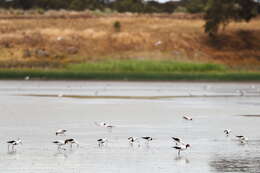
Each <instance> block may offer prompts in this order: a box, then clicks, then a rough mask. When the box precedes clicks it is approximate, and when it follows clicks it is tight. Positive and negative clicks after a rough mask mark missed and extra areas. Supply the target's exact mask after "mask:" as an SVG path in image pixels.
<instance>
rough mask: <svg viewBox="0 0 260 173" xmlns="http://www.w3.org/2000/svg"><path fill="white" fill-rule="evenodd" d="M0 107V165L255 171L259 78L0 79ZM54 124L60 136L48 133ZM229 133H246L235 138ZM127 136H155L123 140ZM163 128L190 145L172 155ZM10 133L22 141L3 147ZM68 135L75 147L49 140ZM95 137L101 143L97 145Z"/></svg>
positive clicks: (183, 172)
mask: <svg viewBox="0 0 260 173" xmlns="http://www.w3.org/2000/svg"><path fill="white" fill-rule="evenodd" d="M89 96H91V97H89ZM129 96H130V97H129ZM0 111H1V113H0V120H1V121H0V139H1V143H0V172H4V173H9V172H12V173H29V172H32V173H34V172H37V173H42V172H44V173H46V172H48V173H85V172H101V173H102V172H103V173H110V172H111V173H117V172H124V173H125V172H126V173H127V172H129V173H130V172H142V173H158V172H163V173H167V172H177V173H178V172H180V173H189V172H190V173H194V172H201V173H209V172H216V173H217V172H236V173H238V172H260V133H259V130H260V127H259V123H260V118H259V117H260V84H253V83H157V82H146V83H142V82H81V81H78V82H75V81H73V82H70V81H58V82H57V81H0ZM186 114H187V115H190V116H192V117H193V118H194V121H185V120H183V119H182V116H183V115H186ZM94 121H107V122H110V123H112V124H114V125H115V126H116V128H114V129H113V131H112V132H110V131H107V130H106V129H104V128H100V127H97V126H96V125H95V124H94ZM59 128H65V129H68V133H67V136H66V137H63V136H60V137H56V136H55V131H56V130H57V129H59ZM226 128H230V129H231V130H232V135H231V136H230V137H228V138H227V137H225V136H224V134H223V131H224V129H226ZM234 135H245V136H247V137H248V138H249V141H248V143H247V144H245V145H241V144H239V142H238V141H236V140H235V137H234ZM129 136H137V137H139V136H152V137H154V138H156V139H155V140H154V141H152V142H151V143H150V145H149V147H148V146H146V145H144V143H142V145H141V147H137V146H135V147H133V148H131V147H129V145H128V142H127V138H128V137H129ZM171 136H176V137H181V138H183V139H184V140H185V142H187V143H189V144H191V148H190V150H187V151H185V152H183V153H182V154H181V157H178V156H177V154H176V151H175V150H174V149H172V148H171V147H172V146H174V143H173V142H172V140H171V138H170V137H171ZM18 137H21V138H22V139H23V145H22V146H19V147H17V151H16V152H8V151H7V145H6V142H5V141H7V140H10V139H16V138H18ZM70 137H73V138H76V139H77V140H78V141H79V143H80V147H79V148H74V149H69V148H68V149H67V150H66V151H60V152H59V151H57V148H56V146H54V145H53V144H52V143H51V142H52V141H53V140H56V139H64V138H70ZM103 137H107V138H108V139H109V143H108V145H107V146H106V147H103V148H98V146H97V143H96V140H97V139H98V138H103Z"/></svg>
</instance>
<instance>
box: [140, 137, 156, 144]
mask: <svg viewBox="0 0 260 173" xmlns="http://www.w3.org/2000/svg"><path fill="white" fill-rule="evenodd" d="M142 139H144V140H145V143H146V145H149V142H150V141H152V140H154V138H152V137H150V136H143V137H142Z"/></svg>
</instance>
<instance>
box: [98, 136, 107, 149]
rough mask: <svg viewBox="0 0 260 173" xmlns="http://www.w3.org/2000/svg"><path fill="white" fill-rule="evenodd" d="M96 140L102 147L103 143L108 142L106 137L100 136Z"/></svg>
mask: <svg viewBox="0 0 260 173" xmlns="http://www.w3.org/2000/svg"><path fill="white" fill-rule="evenodd" d="M97 142H98V146H99V147H103V146H104V144H105V143H107V142H108V139H107V138H100V139H98V140H97Z"/></svg>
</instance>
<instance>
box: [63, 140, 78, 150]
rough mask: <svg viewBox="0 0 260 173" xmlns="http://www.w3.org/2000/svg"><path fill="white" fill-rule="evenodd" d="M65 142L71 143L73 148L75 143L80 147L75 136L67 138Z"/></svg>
mask: <svg viewBox="0 0 260 173" xmlns="http://www.w3.org/2000/svg"><path fill="white" fill-rule="evenodd" d="M65 144H70V148H72V145H73V144H76V145H77V147H79V143H78V142H77V141H76V140H75V139H73V138H70V139H66V140H65Z"/></svg>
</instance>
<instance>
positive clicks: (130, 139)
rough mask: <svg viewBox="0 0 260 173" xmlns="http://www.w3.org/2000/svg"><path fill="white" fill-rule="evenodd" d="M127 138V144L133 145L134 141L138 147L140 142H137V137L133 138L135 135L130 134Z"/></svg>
mask: <svg viewBox="0 0 260 173" xmlns="http://www.w3.org/2000/svg"><path fill="white" fill-rule="evenodd" d="M127 139H128V142H129V145H130V146H133V145H134V143H138V146H139V147H140V142H139V138H135V137H132V136H130V137H129V138H127Z"/></svg>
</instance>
